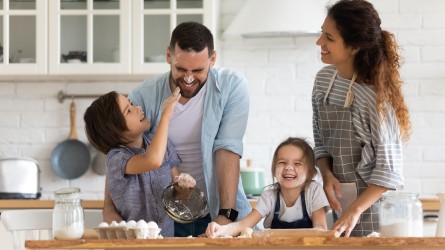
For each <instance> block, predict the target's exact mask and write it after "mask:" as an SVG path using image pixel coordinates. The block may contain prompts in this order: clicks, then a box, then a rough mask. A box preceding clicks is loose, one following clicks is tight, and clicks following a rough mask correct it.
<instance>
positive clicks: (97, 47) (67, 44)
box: [0, 0, 218, 75]
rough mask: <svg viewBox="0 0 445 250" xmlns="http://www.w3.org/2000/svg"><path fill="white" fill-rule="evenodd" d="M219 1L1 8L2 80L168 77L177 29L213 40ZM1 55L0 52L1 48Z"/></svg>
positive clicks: (46, 2) (64, 0)
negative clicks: (208, 34) (184, 25)
mask: <svg viewBox="0 0 445 250" xmlns="http://www.w3.org/2000/svg"><path fill="white" fill-rule="evenodd" d="M217 1H218V0H132V1H126V0H38V1H37V0H5V1H2V5H1V10H0V17H1V18H0V22H1V23H2V25H0V27H2V31H3V32H0V33H1V36H0V43H1V45H2V48H3V50H4V53H2V55H1V56H2V58H8V59H7V60H3V59H1V60H0V62H1V63H0V75H105V74H112V75H130V74H144V75H147V74H158V73H163V72H165V71H167V70H168V69H169V66H168V64H167V63H166V61H165V52H166V48H167V46H168V42H169V40H170V34H171V32H172V31H173V29H174V28H175V27H176V25H177V24H179V23H181V22H184V21H196V22H199V23H203V24H204V25H206V26H207V27H208V28H209V29H210V30H211V31H212V32H213V33H214V34H215V33H216V32H215V31H216V29H215V27H216V15H215V13H216V12H215V10H216V2H217ZM0 50H1V48H0Z"/></svg>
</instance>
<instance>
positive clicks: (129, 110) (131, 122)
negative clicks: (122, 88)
mask: <svg viewBox="0 0 445 250" xmlns="http://www.w3.org/2000/svg"><path fill="white" fill-rule="evenodd" d="M118 102H119V108H120V110H121V112H122V115H123V116H124V118H125V121H126V123H127V128H128V131H125V132H124V136H125V137H126V138H128V139H130V140H134V139H135V138H138V137H139V136H141V134H142V133H143V132H144V131H145V130H147V129H149V128H150V122H149V121H148V120H147V119H146V117H145V114H144V112H143V111H142V108H141V107H140V106H134V105H133V104H132V103H131V102H130V100H128V98H127V97H125V96H124V95H121V94H119V96H118Z"/></svg>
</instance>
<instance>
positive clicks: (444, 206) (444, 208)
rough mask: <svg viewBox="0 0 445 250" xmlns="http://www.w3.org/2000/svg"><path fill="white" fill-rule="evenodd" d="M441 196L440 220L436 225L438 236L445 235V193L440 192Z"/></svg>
mask: <svg viewBox="0 0 445 250" xmlns="http://www.w3.org/2000/svg"><path fill="white" fill-rule="evenodd" d="M437 196H439V202H440V207H439V221H438V222H437V227H436V237H445V193H438V194H437Z"/></svg>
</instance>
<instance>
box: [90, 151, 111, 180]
mask: <svg viewBox="0 0 445 250" xmlns="http://www.w3.org/2000/svg"><path fill="white" fill-rule="evenodd" d="M106 160H107V156H106V155H105V154H104V153H102V152H100V151H96V155H95V156H94V159H93V166H92V167H91V168H92V169H93V171H94V172H95V173H96V174H98V175H105V174H106V173H107V166H106Z"/></svg>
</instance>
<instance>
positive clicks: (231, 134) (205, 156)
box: [104, 22, 251, 237]
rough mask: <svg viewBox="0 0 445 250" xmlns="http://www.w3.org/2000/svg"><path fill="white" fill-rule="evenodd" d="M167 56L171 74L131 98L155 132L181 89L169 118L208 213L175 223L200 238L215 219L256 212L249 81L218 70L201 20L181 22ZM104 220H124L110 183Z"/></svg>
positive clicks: (183, 166) (184, 167) (178, 232)
mask: <svg viewBox="0 0 445 250" xmlns="http://www.w3.org/2000/svg"><path fill="white" fill-rule="evenodd" d="M166 55H167V62H168V63H169V64H170V72H167V73H165V74H163V75H161V76H158V77H155V78H151V79H148V80H146V81H145V82H144V83H142V84H141V85H139V86H138V87H136V88H135V89H134V90H133V91H132V93H130V95H129V98H130V99H131V100H132V102H133V103H134V104H135V105H139V106H141V107H142V109H143V110H144V112H145V114H146V118H147V119H148V120H149V121H150V122H151V123H152V124H155V125H154V126H152V129H151V130H149V131H147V133H153V132H154V131H155V130H156V126H157V124H158V122H159V118H160V114H161V112H162V103H163V100H164V99H166V98H168V97H169V96H171V94H172V92H173V90H174V89H175V88H176V86H178V87H179V88H180V89H181V98H180V100H179V103H178V104H177V105H176V107H175V111H174V113H173V116H172V118H171V121H170V126H169V140H170V141H171V142H172V143H173V145H174V146H175V149H176V151H177V153H178V154H179V157H180V158H181V160H182V162H181V163H180V165H179V171H180V172H182V173H189V174H191V175H192V176H193V177H194V178H195V180H196V182H197V186H198V187H199V188H200V189H201V190H203V191H204V190H205V193H206V194H207V200H208V204H209V211H208V213H207V215H206V216H204V217H203V218H200V219H198V220H197V221H195V222H193V223H189V224H180V223H175V236H177V237H186V236H189V235H193V236H198V235H200V234H203V233H204V232H205V230H206V228H207V224H208V223H209V222H210V221H211V220H213V221H215V222H217V223H218V224H228V223H230V222H231V221H234V220H236V219H241V218H243V217H244V216H246V215H247V214H248V213H249V212H250V210H251V207H250V205H249V202H248V201H247V198H246V195H245V194H244V191H243V188H242V183H241V181H240V174H239V168H240V158H241V156H242V153H243V143H242V139H243V136H244V133H245V130H246V125H247V117H248V113H249V95H248V90H247V81H246V79H245V78H244V77H242V76H241V75H239V74H237V73H235V72H233V71H231V70H228V69H215V68H213V66H214V64H215V60H216V52H215V51H214V44H213V36H212V34H211V32H210V31H209V30H208V29H207V28H206V27H205V26H203V25H202V24H199V23H195V22H187V23H182V24H180V25H178V26H177V27H176V28H175V30H174V31H173V33H172V37H171V40H170V45H169V47H168V48H167V52H166ZM159 202H161V201H159ZM238 213H239V214H238ZM104 220H105V221H107V222H110V221H112V220H116V221H120V220H121V219H120V217H119V215H118V214H117V213H116V210H115V208H114V205H113V203H112V201H111V199H110V196H109V193H108V188H107V187H106V189H105V207H104Z"/></svg>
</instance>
